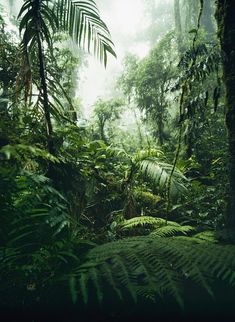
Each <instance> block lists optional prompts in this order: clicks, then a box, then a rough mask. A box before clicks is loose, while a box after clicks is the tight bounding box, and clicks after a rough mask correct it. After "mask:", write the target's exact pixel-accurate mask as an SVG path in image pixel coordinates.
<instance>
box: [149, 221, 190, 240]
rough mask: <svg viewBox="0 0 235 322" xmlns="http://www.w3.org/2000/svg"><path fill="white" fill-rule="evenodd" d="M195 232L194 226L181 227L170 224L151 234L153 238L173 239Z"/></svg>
mask: <svg viewBox="0 0 235 322" xmlns="http://www.w3.org/2000/svg"><path fill="white" fill-rule="evenodd" d="M194 231H195V228H193V227H192V226H181V225H179V224H176V223H174V222H168V223H167V225H165V226H162V227H159V228H157V229H156V230H155V231H153V232H152V233H151V236H155V237H156V236H158V237H173V236H177V235H188V234H189V233H192V232H194Z"/></svg>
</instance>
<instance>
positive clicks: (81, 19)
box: [19, 0, 115, 154]
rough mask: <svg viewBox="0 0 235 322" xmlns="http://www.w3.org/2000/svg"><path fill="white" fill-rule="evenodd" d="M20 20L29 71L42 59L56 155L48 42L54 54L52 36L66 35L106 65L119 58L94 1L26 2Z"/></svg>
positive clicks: (43, 96)
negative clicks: (110, 56)
mask: <svg viewBox="0 0 235 322" xmlns="http://www.w3.org/2000/svg"><path fill="white" fill-rule="evenodd" d="M19 18H21V22H20V32H23V40H22V50H23V53H24V55H25V56H26V61H27V62H28V69H31V65H32V62H33V61H34V60H35V57H36V58H37V59H38V76H39V79H40V86H39V102H40V103H41V108H42V109H43V111H44V119H45V125H46V136H47V146H48V151H49V152H50V153H52V154H54V144H53V127H52V120H51V114H52V108H51V104H50V101H49V95H48V84H47V77H46V61H45V55H44V48H43V43H44V42H46V43H47V45H48V46H49V48H50V49H51V51H53V46H52V33H55V32H57V31H65V32H67V33H68V34H69V35H70V36H71V37H72V38H73V39H74V40H75V41H76V42H77V43H78V45H79V46H81V47H83V48H86V49H88V51H89V52H90V51H91V49H92V50H93V52H94V54H95V55H96V56H97V57H98V58H99V59H100V60H101V61H102V62H104V65H106V63H107V53H108V52H109V53H111V54H112V55H114V56H115V53H114V51H113V48H112V46H113V43H112V42H111V40H110V33H109V30H108V28H107V26H106V24H105V23H104V22H103V21H102V19H101V18H100V15H99V11H98V9H97V7H96V4H95V2H94V1H89V0H86V1H80V2H75V1H72V0H67V1H62V0H58V1H55V2H54V1H46V0H26V1H25V2H24V4H23V6H22V8H21V10H20V13H19ZM32 57H33V58H32Z"/></svg>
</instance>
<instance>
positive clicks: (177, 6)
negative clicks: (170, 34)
mask: <svg viewBox="0 0 235 322" xmlns="http://www.w3.org/2000/svg"><path fill="white" fill-rule="evenodd" d="M174 14H175V29H176V37H177V42H178V50H179V53H182V51H183V34H182V24H181V14H180V0H175V1H174Z"/></svg>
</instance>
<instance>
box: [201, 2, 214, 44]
mask: <svg viewBox="0 0 235 322" xmlns="http://www.w3.org/2000/svg"><path fill="white" fill-rule="evenodd" d="M212 19H213V7H212V0H205V1H204V2H203V11H202V17H201V23H202V26H203V27H204V29H205V31H206V33H207V38H208V40H210V39H211V36H212V35H213V34H214V32H215V26H214V24H213V20H212Z"/></svg>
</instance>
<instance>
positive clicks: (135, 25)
mask: <svg viewBox="0 0 235 322" xmlns="http://www.w3.org/2000/svg"><path fill="white" fill-rule="evenodd" d="M96 3H97V5H98V8H99V10H100V14H101V17H102V19H103V20H104V21H105V23H106V24H107V26H108V27H109V30H110V32H111V35H112V40H113V42H114V44H115V51H116V53H117V59H114V58H112V57H111V56H109V59H108V66H107V68H106V70H105V68H104V67H103V66H102V65H101V64H100V63H99V61H98V60H97V59H95V58H93V57H91V56H90V57H89V59H88V62H89V67H88V68H86V69H84V71H83V73H82V75H81V81H80V86H79V87H80V88H79V91H78V95H79V96H81V97H82V103H83V107H84V114H85V116H89V115H90V113H91V110H92V104H93V103H94V102H95V101H96V100H97V98H98V97H109V96H110V95H111V92H112V88H113V86H114V81H115V78H116V76H118V75H119V73H120V71H121V66H122V60H123V58H124V56H125V54H126V53H127V52H131V53H136V54H138V55H139V56H141V57H143V56H144V55H146V54H147V52H148V50H149V46H148V43H147V42H143V41H142V42H140V41H136V36H137V35H138V33H140V32H141V31H143V30H144V29H145V28H146V24H145V21H146V19H144V0H118V1H117V0H97V1H96Z"/></svg>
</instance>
